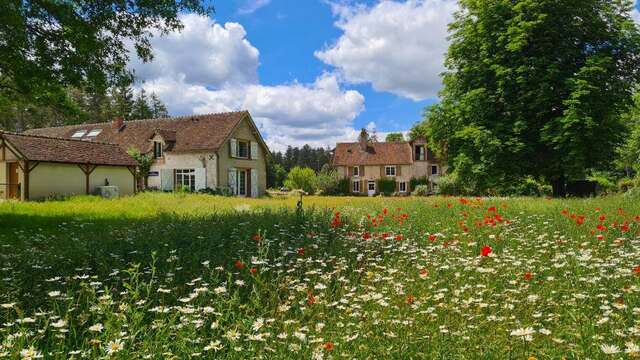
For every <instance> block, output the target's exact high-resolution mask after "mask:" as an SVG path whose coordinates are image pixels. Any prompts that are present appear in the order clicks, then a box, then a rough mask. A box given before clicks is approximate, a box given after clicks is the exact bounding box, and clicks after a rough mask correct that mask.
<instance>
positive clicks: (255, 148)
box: [251, 141, 258, 172]
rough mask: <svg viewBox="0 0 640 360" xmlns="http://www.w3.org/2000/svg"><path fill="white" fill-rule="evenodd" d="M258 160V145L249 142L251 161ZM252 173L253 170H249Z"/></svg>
mask: <svg viewBox="0 0 640 360" xmlns="http://www.w3.org/2000/svg"><path fill="white" fill-rule="evenodd" d="M257 158H258V143H257V142H255V141H252V142H251V159H257ZM251 171H252V172H253V170H251Z"/></svg>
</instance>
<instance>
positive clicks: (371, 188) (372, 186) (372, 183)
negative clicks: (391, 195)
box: [367, 180, 376, 191]
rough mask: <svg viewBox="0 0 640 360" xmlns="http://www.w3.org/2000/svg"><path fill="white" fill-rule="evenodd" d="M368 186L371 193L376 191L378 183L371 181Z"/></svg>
mask: <svg viewBox="0 0 640 360" xmlns="http://www.w3.org/2000/svg"><path fill="white" fill-rule="evenodd" d="M367 186H368V190H369V191H376V182H375V181H371V180H369V183H368V185H367Z"/></svg>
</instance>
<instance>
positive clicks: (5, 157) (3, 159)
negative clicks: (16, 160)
mask: <svg viewBox="0 0 640 360" xmlns="http://www.w3.org/2000/svg"><path fill="white" fill-rule="evenodd" d="M5 147H6V146H5V145H4V140H2V145H0V149H2V152H1V153H0V155H1V156H2V159H0V160H2V161H6V160H7V150H6V149H5Z"/></svg>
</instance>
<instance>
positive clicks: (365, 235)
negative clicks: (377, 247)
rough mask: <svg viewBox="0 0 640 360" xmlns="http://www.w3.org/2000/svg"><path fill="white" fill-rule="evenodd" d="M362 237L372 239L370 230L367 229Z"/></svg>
mask: <svg viewBox="0 0 640 360" xmlns="http://www.w3.org/2000/svg"><path fill="white" fill-rule="evenodd" d="M362 239H363V240H369V239H371V234H369V232H368V231H365V232H364V233H363V234H362Z"/></svg>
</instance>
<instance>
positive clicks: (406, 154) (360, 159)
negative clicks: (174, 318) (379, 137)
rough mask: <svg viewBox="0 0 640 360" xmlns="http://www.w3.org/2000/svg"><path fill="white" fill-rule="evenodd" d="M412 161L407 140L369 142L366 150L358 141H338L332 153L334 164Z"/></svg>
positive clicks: (392, 163) (377, 163) (375, 163)
mask: <svg viewBox="0 0 640 360" xmlns="http://www.w3.org/2000/svg"><path fill="white" fill-rule="evenodd" d="M412 163H413V153H412V150H411V145H410V144H409V143H408V142H369V143H368V144H367V151H363V150H362V149H361V148H360V144H359V143H338V144H337V145H336V149H335V152H334V155H333V165H334V166H356V165H403V164H412Z"/></svg>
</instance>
